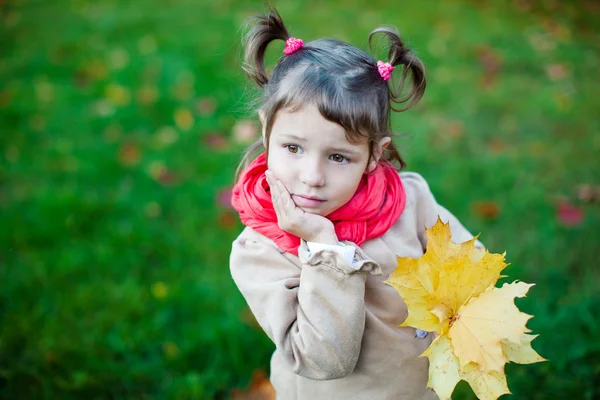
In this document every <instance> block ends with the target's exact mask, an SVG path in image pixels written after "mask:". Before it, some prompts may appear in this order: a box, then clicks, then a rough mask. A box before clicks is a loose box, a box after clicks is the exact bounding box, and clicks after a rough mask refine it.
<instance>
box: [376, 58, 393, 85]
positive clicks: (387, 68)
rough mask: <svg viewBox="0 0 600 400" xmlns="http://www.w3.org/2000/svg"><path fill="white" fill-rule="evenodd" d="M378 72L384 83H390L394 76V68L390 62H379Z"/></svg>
mask: <svg viewBox="0 0 600 400" xmlns="http://www.w3.org/2000/svg"><path fill="white" fill-rule="evenodd" d="M377 70H378V71H379V75H381V77H382V78H383V80H384V81H389V80H390V77H391V76H392V71H393V70H394V66H393V65H392V64H390V63H389V62H386V63H384V62H383V61H377Z"/></svg>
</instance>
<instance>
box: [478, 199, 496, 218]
mask: <svg viewBox="0 0 600 400" xmlns="http://www.w3.org/2000/svg"><path fill="white" fill-rule="evenodd" d="M472 209H473V212H475V214H477V215H479V216H481V217H483V218H485V219H496V218H498V216H499V215H500V207H498V204H497V203H496V202H494V201H477V202H475V203H473V204H472Z"/></svg>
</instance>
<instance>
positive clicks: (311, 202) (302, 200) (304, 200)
mask: <svg viewBox="0 0 600 400" xmlns="http://www.w3.org/2000/svg"><path fill="white" fill-rule="evenodd" d="M292 200H294V203H296V205H297V206H298V207H309V208H314V207H319V206H320V205H321V204H323V202H325V200H317V199H310V198H308V197H303V196H298V195H295V194H294V195H292Z"/></svg>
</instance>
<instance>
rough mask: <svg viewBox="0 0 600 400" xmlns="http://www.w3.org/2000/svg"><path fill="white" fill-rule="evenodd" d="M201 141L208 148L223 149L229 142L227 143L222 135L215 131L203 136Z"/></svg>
mask: <svg viewBox="0 0 600 400" xmlns="http://www.w3.org/2000/svg"><path fill="white" fill-rule="evenodd" d="M202 141H203V142H204V144H205V145H206V146H207V147H208V148H209V149H214V150H223V149H225V148H227V146H228V145H229V143H227V139H226V138H225V137H224V136H223V135H220V134H219V133H216V132H211V133H209V134H207V135H206V136H203V137H202Z"/></svg>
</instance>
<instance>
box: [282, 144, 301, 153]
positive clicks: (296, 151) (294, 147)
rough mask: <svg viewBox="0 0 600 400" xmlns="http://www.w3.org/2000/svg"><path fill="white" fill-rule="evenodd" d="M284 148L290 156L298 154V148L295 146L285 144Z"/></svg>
mask: <svg viewBox="0 0 600 400" xmlns="http://www.w3.org/2000/svg"><path fill="white" fill-rule="evenodd" d="M285 147H286V148H287V150H288V151H289V152H290V153H292V154H296V153H298V146H296V145H295V144H286V145H285Z"/></svg>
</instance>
